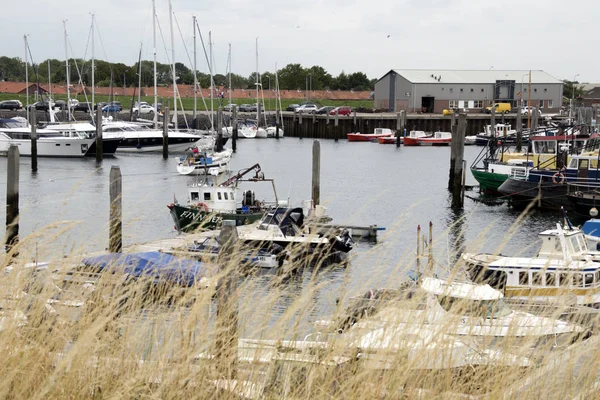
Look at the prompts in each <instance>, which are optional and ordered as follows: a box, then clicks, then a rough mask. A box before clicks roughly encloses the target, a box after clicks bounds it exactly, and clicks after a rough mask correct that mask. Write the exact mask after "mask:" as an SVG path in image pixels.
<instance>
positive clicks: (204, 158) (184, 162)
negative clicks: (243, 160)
mask: <svg viewBox="0 0 600 400" xmlns="http://www.w3.org/2000/svg"><path fill="white" fill-rule="evenodd" d="M232 154H233V150H231V149H225V150H223V151H221V152H218V153H216V152H212V153H200V152H198V153H190V154H187V155H186V156H185V157H177V158H176V160H177V172H179V173H180V174H181V175H204V174H209V175H219V174H222V173H224V172H227V171H229V161H231V155H232Z"/></svg>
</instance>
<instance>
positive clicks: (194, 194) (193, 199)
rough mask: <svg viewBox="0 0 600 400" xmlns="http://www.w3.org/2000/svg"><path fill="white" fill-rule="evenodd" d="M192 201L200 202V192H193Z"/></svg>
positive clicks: (191, 194)
mask: <svg viewBox="0 0 600 400" xmlns="http://www.w3.org/2000/svg"><path fill="white" fill-rule="evenodd" d="M190 199H191V200H192V201H198V200H200V196H199V195H198V192H191V193H190Z"/></svg>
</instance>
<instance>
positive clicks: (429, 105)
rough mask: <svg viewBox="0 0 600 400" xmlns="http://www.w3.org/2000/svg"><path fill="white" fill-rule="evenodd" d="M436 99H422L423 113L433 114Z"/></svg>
mask: <svg viewBox="0 0 600 400" xmlns="http://www.w3.org/2000/svg"><path fill="white" fill-rule="evenodd" d="M434 100H435V98H434V97H421V112H423V113H433V105H434Z"/></svg>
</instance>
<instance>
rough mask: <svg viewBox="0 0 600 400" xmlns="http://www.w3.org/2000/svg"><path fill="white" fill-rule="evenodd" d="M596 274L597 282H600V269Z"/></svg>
mask: <svg viewBox="0 0 600 400" xmlns="http://www.w3.org/2000/svg"><path fill="white" fill-rule="evenodd" d="M594 276H595V278H596V284H598V283H600V271H596V272H595V273H594Z"/></svg>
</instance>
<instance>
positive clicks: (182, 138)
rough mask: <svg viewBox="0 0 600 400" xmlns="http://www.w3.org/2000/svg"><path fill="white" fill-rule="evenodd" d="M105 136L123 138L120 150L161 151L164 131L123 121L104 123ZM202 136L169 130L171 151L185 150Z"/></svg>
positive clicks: (103, 131)
mask: <svg viewBox="0 0 600 400" xmlns="http://www.w3.org/2000/svg"><path fill="white" fill-rule="evenodd" d="M102 137H103V138H118V139H122V141H121V145H120V146H119V149H118V151H119V152H130V153H140V152H141V153H144V152H159V151H162V148H163V131H162V130H160V129H151V128H149V127H147V126H144V125H140V124H134V123H131V122H122V121H105V122H103V123H102ZM200 139H202V137H201V136H198V135H194V134H191V133H187V132H178V131H171V130H169V132H168V141H169V151H183V150H185V149H187V148H188V147H190V146H192V145H193V144H194V143H196V142H198V140H200Z"/></svg>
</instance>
